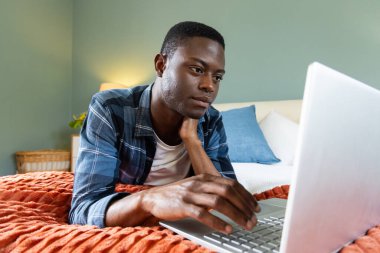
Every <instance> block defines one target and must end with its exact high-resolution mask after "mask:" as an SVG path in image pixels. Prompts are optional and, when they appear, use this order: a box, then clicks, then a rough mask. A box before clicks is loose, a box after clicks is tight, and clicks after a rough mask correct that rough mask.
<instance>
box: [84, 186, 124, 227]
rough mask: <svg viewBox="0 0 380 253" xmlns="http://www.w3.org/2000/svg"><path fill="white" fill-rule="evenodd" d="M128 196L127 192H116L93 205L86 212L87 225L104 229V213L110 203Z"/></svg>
mask: <svg viewBox="0 0 380 253" xmlns="http://www.w3.org/2000/svg"><path fill="white" fill-rule="evenodd" d="M128 195H129V193H127V192H117V193H114V194H112V195H109V196H107V197H105V198H102V199H100V200H98V201H97V202H95V203H93V204H92V205H91V206H90V208H89V210H88V216H87V224H89V225H95V226H97V227H99V228H104V227H105V226H106V219H105V218H106V211H107V208H108V206H109V205H110V203H111V202H113V201H115V200H118V199H121V198H123V197H125V196H128Z"/></svg>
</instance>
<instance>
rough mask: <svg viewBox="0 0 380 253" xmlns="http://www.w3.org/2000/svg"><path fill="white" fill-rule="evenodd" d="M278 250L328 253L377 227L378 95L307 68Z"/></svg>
mask: <svg viewBox="0 0 380 253" xmlns="http://www.w3.org/2000/svg"><path fill="white" fill-rule="evenodd" d="M299 131H300V133H299V134H300V136H299V139H298V147H297V153H296V158H295V171H294V175H293V176H294V177H293V180H292V184H291V187H290V193H289V198H288V204H287V210H286V218H285V224H284V230H283V236H282V241H281V252H309V253H312V252H333V251H336V250H338V249H340V248H341V247H342V246H344V245H345V244H346V243H347V242H350V241H352V240H354V239H355V238H357V237H358V236H360V235H363V234H364V233H365V232H366V231H367V230H368V229H369V228H370V227H373V226H374V225H377V224H379V223H380V91H378V90H376V89H374V88H372V87H370V86H367V85H365V84H364V83H361V82H359V81H357V80H354V79H352V78H350V77H348V76H346V75H344V74H341V73H339V72H337V71H335V70H333V69H330V68H328V67H326V66H323V65H322V64H319V63H313V64H311V65H310V66H309V68H308V73H307V79H306V85H305V92H304V100H303V107H302V112H301V122H300V130H299Z"/></svg>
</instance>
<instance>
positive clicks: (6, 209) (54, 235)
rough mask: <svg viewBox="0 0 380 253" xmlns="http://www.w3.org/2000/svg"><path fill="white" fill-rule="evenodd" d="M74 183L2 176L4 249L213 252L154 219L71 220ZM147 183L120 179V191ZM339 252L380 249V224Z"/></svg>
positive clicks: (277, 191) (43, 175)
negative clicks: (117, 223)
mask: <svg viewBox="0 0 380 253" xmlns="http://www.w3.org/2000/svg"><path fill="white" fill-rule="evenodd" d="M72 185H73V174H72V173H69V172H36V173H27V174H19V175H14V176H5V177H0V252H52V253H53V252H60V251H61V252H72V251H75V252H211V251H210V250H208V249H206V248H204V247H201V246H199V245H197V244H194V243H192V242H191V241H189V240H187V239H185V238H183V237H181V236H179V235H176V234H175V233H173V232H171V231H170V230H167V229H165V228H163V227H161V226H159V225H158V219H156V218H150V219H148V220H147V221H145V222H144V223H143V224H142V225H141V226H136V227H127V228H121V227H110V228H103V229H99V228H97V227H95V226H79V225H69V224H68V212H69V209H70V205H71V196H72ZM148 188H149V187H148V186H135V185H122V184H119V185H117V186H116V191H119V192H130V193H134V192H137V191H141V190H145V189H148ZM288 192H289V186H279V187H276V188H273V189H272V190H269V191H266V192H263V193H260V194H256V195H255V197H256V198H257V199H258V200H262V199H268V198H273V197H279V198H287V196H288ZM341 252H342V253H364V252H380V227H375V228H372V229H370V230H369V231H368V234H367V235H365V236H363V237H360V238H358V239H357V240H356V241H355V243H353V244H351V245H349V246H346V247H345V248H343V249H342V251H341Z"/></svg>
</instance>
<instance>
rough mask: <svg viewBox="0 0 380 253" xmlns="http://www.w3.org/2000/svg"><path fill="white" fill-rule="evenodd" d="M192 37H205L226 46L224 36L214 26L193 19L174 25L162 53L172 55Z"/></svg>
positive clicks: (166, 37) (167, 35)
mask: <svg viewBox="0 0 380 253" xmlns="http://www.w3.org/2000/svg"><path fill="white" fill-rule="evenodd" d="M192 37H203V38H209V39H211V40H214V41H217V42H219V44H220V45H221V46H222V47H223V49H224V48H225V45H224V38H223V36H222V35H221V34H220V33H219V32H218V31H217V30H215V29H214V28H212V27H210V26H208V25H205V24H202V23H198V22H193V21H184V22H180V23H178V24H176V25H174V26H173V27H172V28H170V30H169V31H168V33H167V34H166V36H165V39H164V41H163V43H162V46H161V51H160V53H161V54H163V55H167V56H168V57H171V56H172V55H173V54H174V52H175V50H176V49H177V48H178V46H180V45H181V44H182V43H186V40H187V39H189V38H192Z"/></svg>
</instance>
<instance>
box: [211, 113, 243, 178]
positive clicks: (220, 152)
mask: <svg viewBox="0 0 380 253" xmlns="http://www.w3.org/2000/svg"><path fill="white" fill-rule="evenodd" d="M207 135H210V136H207V138H209V141H208V145H207V146H206V147H205V150H206V153H207V155H208V157H209V158H210V160H211V162H212V163H213V164H214V166H215V168H216V169H217V170H218V171H219V172H220V174H221V175H222V176H223V177H228V178H232V179H236V175H235V171H234V169H233V167H232V164H231V161H230V158H229V157H228V145H227V137H226V132H225V130H224V126H223V121H222V116H221V115H220V114H219V116H218V118H217V119H216V121H215V124H214V125H213V128H211V129H209V131H208V133H207ZM205 138H206V136H205Z"/></svg>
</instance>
